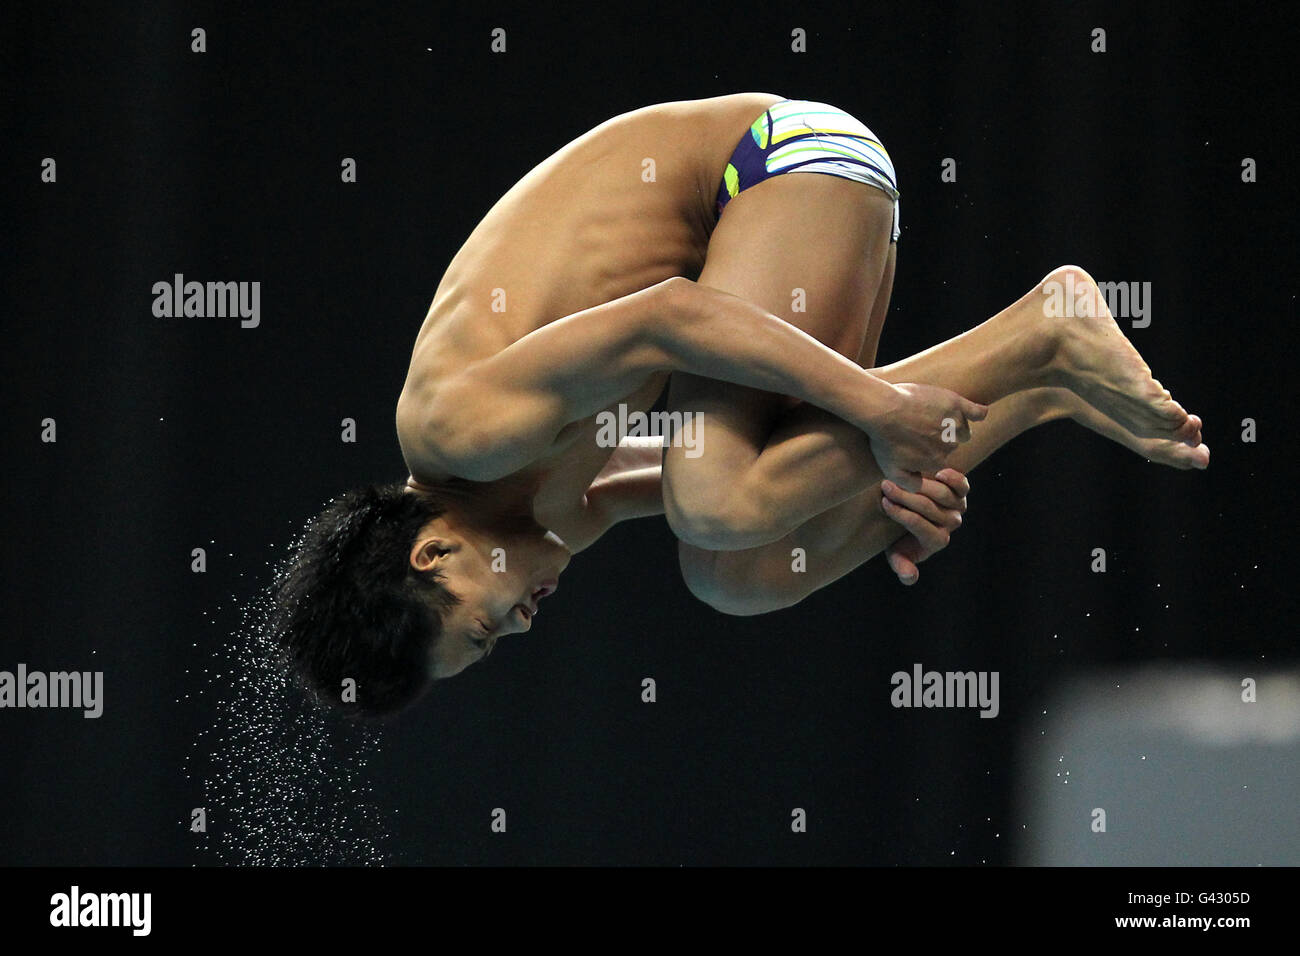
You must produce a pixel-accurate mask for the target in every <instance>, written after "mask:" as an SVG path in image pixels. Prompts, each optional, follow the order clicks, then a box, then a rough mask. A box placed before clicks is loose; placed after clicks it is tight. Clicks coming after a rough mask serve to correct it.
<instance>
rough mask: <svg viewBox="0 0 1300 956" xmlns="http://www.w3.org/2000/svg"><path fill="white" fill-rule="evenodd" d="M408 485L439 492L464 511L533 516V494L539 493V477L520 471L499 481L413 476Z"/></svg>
mask: <svg viewBox="0 0 1300 956" xmlns="http://www.w3.org/2000/svg"><path fill="white" fill-rule="evenodd" d="M406 488H407V490H408V491H412V492H416V493H420V494H428V495H435V496H436V497H438V498H439V499H441V500H442V501H443V502H445V503H448V504H451V505H453V506H454V507H455V508H457V509H458V510H462V511H470V512H482V513H484V514H488V515H493V516H496V517H503V516H519V517H528V518H531V517H532V514H533V496H534V495H535V494H536V493H537V478H536V476H533V475H528V474H523V473H520V474H516V475H510V476H508V477H506V478H501V479H499V480H497V481H483V482H480V481H467V480H465V479H463V478H450V479H448V480H447V481H440V482H423V481H418V480H417V479H416V478H415V477H414V476H412V477H408V478H407V479H406Z"/></svg>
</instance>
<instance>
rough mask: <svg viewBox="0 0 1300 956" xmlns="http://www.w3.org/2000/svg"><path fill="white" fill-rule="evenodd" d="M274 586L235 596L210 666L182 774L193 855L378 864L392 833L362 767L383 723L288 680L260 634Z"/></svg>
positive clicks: (233, 862)
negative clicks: (228, 626)
mask: <svg viewBox="0 0 1300 956" xmlns="http://www.w3.org/2000/svg"><path fill="white" fill-rule="evenodd" d="M274 593H275V587H274V586H272V587H269V588H266V589H264V590H263V591H262V592H261V593H260V594H258V595H257V597H256V598H254V599H253V600H252V601H250V602H248V603H247V604H245V605H244V606H243V608H242V609H241V611H240V612H239V613H240V623H239V626H238V627H237V628H236V629H235V632H234V633H233V635H231V636H230V638H229V639H228V640H226V641H225V642H223V643H221V644H220V646H218V647H217V649H216V650H215V651H214V652H213V658H214V660H213V663H212V664H210V665H209V667H208V674H209V677H208V686H207V688H206V689H205V695H210V696H211V697H212V698H213V703H214V706H215V711H216V713H215V720H214V722H213V724H212V725H211V726H210V727H209V728H208V729H206V730H201V731H200V733H199V737H198V739H197V740H195V741H194V745H193V749H192V753H191V754H190V756H189V757H188V758H187V760H186V763H187V764H189V765H190V768H189V769H190V772H188V773H187V776H189V777H190V778H191V779H194V777H196V776H199V775H201V776H202V779H203V804H202V806H203V808H204V810H205V812H206V817H207V821H206V822H207V831H206V832H205V833H200V834H196V837H197V838H198V840H199V841H200V845H201V847H202V850H203V857H204V859H205V862H206V863H208V864H213V865H224V866H332V865H336V866H383V865H385V864H386V863H389V862H391V861H390V857H389V853H388V851H387V849H386V845H387V844H388V842H389V839H390V832H389V829H388V826H387V824H386V820H385V816H384V814H383V813H382V812H381V811H380V809H379V807H378V806H377V804H376V802H375V799H374V793H373V788H372V786H371V784H370V783H369V779H368V773H367V765H368V763H369V761H370V760H371V759H372V758H373V757H374V756H375V755H376V754H378V752H379V749H380V744H381V736H382V735H381V732H380V731H379V729H377V728H375V727H373V726H371V725H366V724H351V723H349V722H348V721H347V720H346V719H344V718H342V717H340V716H338V715H336V714H334V713H331V712H329V711H328V710H327V709H325V708H324V707H323V706H322V705H320V704H318V703H316V702H315V701H313V700H312V699H311V698H310V697H309V696H308V695H307V694H306V693H305V692H303V691H302V690H301V689H300V688H298V687H297V686H296V685H295V683H294V681H293V679H292V676H291V673H290V671H289V669H288V668H287V667H286V666H285V665H284V663H283V662H282V661H281V659H280V656H279V652H278V648H277V647H276V646H275V643H274V641H273V638H272V635H271V633H270V630H271V629H270V625H269V620H270V613H271V610H272V606H273V594H274ZM213 623H214V624H215V621H214V622H213ZM185 824H186V829H190V821H189V820H186V821H185Z"/></svg>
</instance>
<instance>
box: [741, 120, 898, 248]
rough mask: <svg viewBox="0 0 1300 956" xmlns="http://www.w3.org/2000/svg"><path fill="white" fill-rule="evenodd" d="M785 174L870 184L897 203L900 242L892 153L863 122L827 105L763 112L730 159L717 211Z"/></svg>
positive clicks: (896, 215)
mask: <svg viewBox="0 0 1300 956" xmlns="http://www.w3.org/2000/svg"><path fill="white" fill-rule="evenodd" d="M782 173H825V174H827V175H830V176H840V177H842V178H844V179H853V180H856V181H857V182H860V183H867V184H868V185H871V186H875V187H876V188H878V189H881V190H883V191H884V192H885V193H886V194H887V195H888V196H889V198H890V199H892V200H894V231H893V235H892V236H891V241H897V240H898V234H899V233H898V195H899V193H898V178H897V176H896V175H895V173H894V164H893V162H891V161H890V159H889V153H887V152H885V147H884V146H883V145H881V143H880V140H879V139H878V138H877V137H876V134H875V133H873V132H871V130H869V129H868V128H867V127H866V125H865V124H863V123H862V122H861V121H860V120H857V119H854V118H853V117H852V116H851V115H849V114H848V113H846V112H844V111H843V110H841V109H837V108H836V107H834V106H830V105H828V104H826V103H813V102H810V101H808V100H782V101H781V102H780V103H775V104H773V105H772V106H770V107H768V108H767V109H766V110H764V111H763V115H762V116H760V117H759V118H758V119H756V120H755V121H754V123H753V125H752V126H750V127H749V132H748V133H746V134H745V135H744V136H742V137H741V139H740V143H739V144H738V145H737V146H736V149H735V151H734V152H733V153H732V154H731V161H730V162H729V163H727V168H726V170H725V171H724V173H723V177H722V184H721V186H719V188H718V200H717V209H718V215H719V216H721V215H722V209H723V207H724V206H726V205H727V203H728V202H730V201H731V200H732V199H734V198H735V197H736V196H738V195H740V193H741V192H743V191H744V190H746V189H748V188H749V187H750V186H754V185H756V184H758V183H761V182H763V180H765V179H771V178H772V177H773V176H779V175H781V174H782Z"/></svg>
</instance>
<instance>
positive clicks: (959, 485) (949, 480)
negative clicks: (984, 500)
mask: <svg viewBox="0 0 1300 956" xmlns="http://www.w3.org/2000/svg"><path fill="white" fill-rule="evenodd" d="M934 477H935V478H937V479H938V480H939V481H942V482H943V483H944V484H945V485H947V486H948V488H949V489H950V490H951V491H952V493H953V494H954V495H956V496H957V497H958V498H960V499H961V510H962V511H965V510H966V496H967V495H968V494H970V482H969V481H967V480H966V476H965V475H963V474H962V473H961V472H960V471H958V470H957V469H956V468H945V469H943V470H942V471H940V472H939V473H938V474H937V475H935V476H934Z"/></svg>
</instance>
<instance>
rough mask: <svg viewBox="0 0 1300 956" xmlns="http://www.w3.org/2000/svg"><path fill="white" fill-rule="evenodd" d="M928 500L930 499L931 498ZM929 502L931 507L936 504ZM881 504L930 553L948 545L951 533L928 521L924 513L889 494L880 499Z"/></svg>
mask: <svg viewBox="0 0 1300 956" xmlns="http://www.w3.org/2000/svg"><path fill="white" fill-rule="evenodd" d="M926 500H927V501H929V499H926ZM929 503H930V505H931V507H933V506H934V503H933V502H929ZM880 506H881V507H882V508H883V509H884V511H885V514H887V515H889V517H890V518H891V519H892V520H893V521H895V522H896V523H898V524H900V525H902V526H903V527H904V528H905V529H907V530H908V531H910V532H911V533H912V534H913V535H914V536H915V537H916V540H917V541H919V542H920V544H921V546H922V547H923V548H924V549H925V550H926V551H927V552H928V553H930V554H933V553H934V552H936V551H941V550H943V549H944V548H946V547H947V546H948V540H949V534H948V530H947V529H946V528H944V527H941V526H939V525H938V524H936V523H934V522H931V521H928V520H927V519H926V518H925V517H923V516H922V515H920V514H918V513H917V512H915V511H912V510H910V509H909V508H906V507H904V506H903V505H901V504H899V503H898V502H896V501H894V500H893V498H891V497H890V496H888V495H886V496H884V497H882V498H881V499H880Z"/></svg>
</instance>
